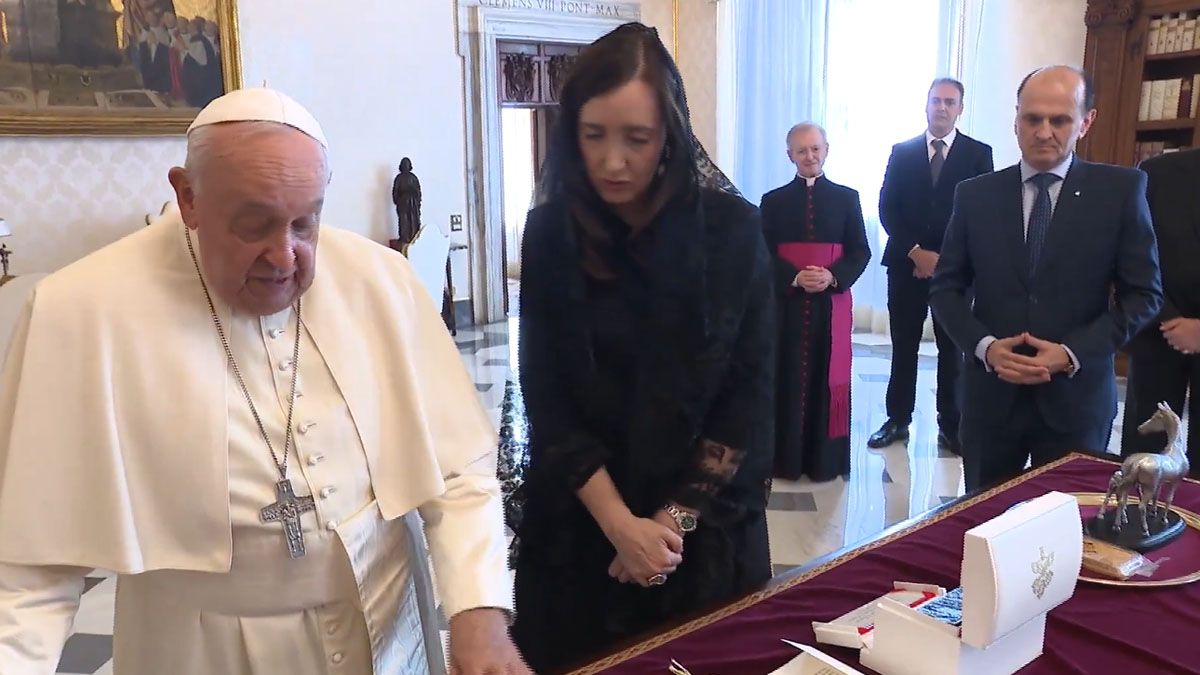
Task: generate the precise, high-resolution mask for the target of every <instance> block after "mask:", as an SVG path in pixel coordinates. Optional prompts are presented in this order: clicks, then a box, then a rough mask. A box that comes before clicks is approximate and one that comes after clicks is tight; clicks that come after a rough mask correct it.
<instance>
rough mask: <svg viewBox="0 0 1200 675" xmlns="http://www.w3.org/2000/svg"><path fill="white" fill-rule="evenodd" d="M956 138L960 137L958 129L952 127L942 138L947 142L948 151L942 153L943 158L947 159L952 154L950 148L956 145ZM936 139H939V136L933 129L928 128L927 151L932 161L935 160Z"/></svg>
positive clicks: (926, 132)
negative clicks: (934, 146)
mask: <svg viewBox="0 0 1200 675" xmlns="http://www.w3.org/2000/svg"><path fill="white" fill-rule="evenodd" d="M956 138H958V129H951V130H950V133H948V134H946V135H945V136H942V140H943V141H945V143H946V153H945V154H944V155H942V159H945V158H946V157H948V156H949V155H950V148H951V147H952V146H953V145H954V139H956ZM935 140H937V136H934V135H933V132H932V131H930V130H928V129H926V130H925V151H926V153H927V154H928V155H929V161H931V162H932V161H933V142H934V141H935Z"/></svg>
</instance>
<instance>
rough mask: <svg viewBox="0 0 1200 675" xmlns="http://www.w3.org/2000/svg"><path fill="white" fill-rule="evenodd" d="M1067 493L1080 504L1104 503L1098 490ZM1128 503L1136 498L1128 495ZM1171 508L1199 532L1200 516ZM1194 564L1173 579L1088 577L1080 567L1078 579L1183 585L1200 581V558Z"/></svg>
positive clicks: (1107, 583) (1108, 583)
mask: <svg viewBox="0 0 1200 675" xmlns="http://www.w3.org/2000/svg"><path fill="white" fill-rule="evenodd" d="M1067 494H1069V495H1071V496H1072V497H1074V498H1075V501H1077V502H1079V505H1080V506H1100V505H1101V504H1103V503H1104V494H1103V493H1100V492H1069V493H1067ZM1129 503H1130V504H1136V503H1138V498H1137V497H1136V496H1135V495H1130V496H1129ZM1171 510H1172V511H1174V512H1175V513H1178V514H1179V517H1180V518H1183V522H1184V523H1186V524H1187V526H1188V527H1189V528H1191V529H1193V530H1196V531H1198V532H1200V516H1198V515H1196V514H1195V513H1192V512H1191V511H1188V510H1187V509H1184V508H1180V507H1178V506H1171ZM1184 536H1187V534H1186V533H1184ZM1196 566H1197V569H1196V571H1194V572H1191V573H1189V574H1186V575H1184V576H1181V577H1175V578H1173V579H1154V580H1148V581H1133V580H1132V579H1126V580H1124V581H1122V580H1120V579H1105V578H1098V577H1090V576H1085V575H1084V574H1083V570H1082V569H1081V570H1080V571H1079V580H1080V581H1086V582H1088V583H1091V584H1100V585H1103V586H1125V587H1129V588H1161V587H1163V586H1183V585H1184V584H1190V583H1192V582H1195V581H1200V560H1198V561H1196Z"/></svg>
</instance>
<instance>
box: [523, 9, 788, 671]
mask: <svg viewBox="0 0 1200 675" xmlns="http://www.w3.org/2000/svg"><path fill="white" fill-rule="evenodd" d="M560 101H561V104H560V107H561V111H560V112H561V118H560V122H559V124H558V126H557V127H556V130H555V132H554V136H553V138H552V140H551V148H550V154H549V157H548V159H547V163H546V167H545V173H544V175H543V183H542V186H541V188H542V189H541V190H540V195H539V201H540V202H541V203H540V205H539V206H537V207H536V208H535V209H534V210H533V211H531V212H530V214H529V219H528V222H527V224H526V230H525V238H524V244H523V254H522V275H521V318H520V352H519V360H520V367H519V372H520V379H521V386H522V388H523V390H524V396H525V403H526V408H527V414H528V418H529V439H530V442H529V452H530V461H529V467H528V469H527V470H526V473H525V482H524V486H523V488H522V489H523V494H524V499H525V504H524V508H523V519H522V521H521V523H520V524H519V526H518V528H517V537H518V539H517V543H516V551H517V559H516V574H517V577H516V623H515V625H514V626H513V634H514V637H515V639H516V641H517V644H518V645H519V647H520V648H521V651H522V653H523V654H524V655H525V656H526V657H527V659H528V661H529V664H530V666H531V667H532V668H533V669H534V670H535V671H536V672H538V673H543V674H544V673H552V672H557V671H560V670H562V669H564V668H566V667H568V666H571V665H576V664H579V663H580V662H582V661H585V660H587V659H588V658H590V657H594V656H596V655H597V654H598V652H601V651H603V650H604V649H606V648H609V647H611V646H612V645H614V643H616V642H617V641H619V640H621V639H622V638H626V637H629V636H632V635H635V634H637V633H640V632H642V631H645V630H648V629H650V628H653V627H655V626H657V625H660V624H662V623H663V622H666V621H668V620H671V619H675V618H679V617H682V616H684V615H686V614H688V613H690V612H693V611H696V610H699V609H702V608H704V607H706V606H708V605H711V604H712V603H714V602H715V601H719V600H722V599H726V598H729V597H731V596H735V595H737V594H740V593H744V592H747V591H750V590H753V589H754V588H756V587H758V586H759V585H761V584H762V583H763V582H765V581H766V580H767V579H768V578H769V577H770V574H771V569H770V561H769V553H768V548H767V524H766V517H765V509H766V503H767V496H768V491H769V479H770V474H771V466H772V452H773V442H774V440H773V437H774V410H775V406H774V372H775V368H774V363H775V340H776V329H775V321H774V306H773V303H772V287H771V263H770V257H769V255H768V254H767V251H766V246H765V244H764V241H763V236H762V231H761V227H760V223H759V219H758V214H757V210H756V209H755V208H754V206H752V205H751V204H749V203H748V202H746V201H745V200H744V199H742V197H741V196H740V195H739V194H738V193H737V191H736V189H734V188H733V186H732V185H731V184H730V183H729V181H728V179H726V178H725V177H724V175H723V174H721V173H720V172H719V171H718V170H717V169H716V168H715V167H714V166H713V165H712V162H711V161H709V159H708V155H707V154H706V153H705V152H704V150H703V148H701V147H700V145H699V143H698V142H696V140H695V137H694V135H693V134H692V129H691V123H690V120H689V118H688V109H687V100H686V98H685V96H684V93H683V85H682V81H681V79H680V75H679V71H678V70H677V69H676V67H675V64H674V63H673V62H672V60H671V57H670V55H669V54H668V53H667V50H666V49H665V48H664V47H663V44H662V42H661V41H660V40H659V39H658V36H657V33H655V32H654V31H653V30H651V29H648V28H646V27H645V26H642V25H640V24H627V25H625V26H622V27H621V28H618V29H617V30H615V31H613V32H612V33H610V34H608V35H606V36H605V37H603V38H601V39H600V40H598V41H597V42H596V43H594V44H593V45H591V46H590V47H589V48H587V49H586V50H584V51H583V53H582V54H581V55H580V57H579V60H578V62H577V63H576V65H575V67H574V70H573V71H572V74H571V75H570V77H569V78H568V80H567V82H566V83H565V85H564V87H563V90H562V94H561V97H560Z"/></svg>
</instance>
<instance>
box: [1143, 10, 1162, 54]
mask: <svg viewBox="0 0 1200 675" xmlns="http://www.w3.org/2000/svg"><path fill="white" fill-rule="evenodd" d="M1162 36H1163V20H1162V17H1161V16H1160V17H1156V18H1154V19H1151V20H1150V31H1149V33H1148V34H1147V36H1146V54H1148V55H1154V54H1161V53H1162Z"/></svg>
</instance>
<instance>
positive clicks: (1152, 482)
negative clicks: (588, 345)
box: [1087, 403, 1191, 552]
mask: <svg viewBox="0 0 1200 675" xmlns="http://www.w3.org/2000/svg"><path fill="white" fill-rule="evenodd" d="M1179 426H1180V422H1179V416H1178V415H1176V414H1175V411H1173V410H1171V406H1169V405H1167V404H1166V403H1159V404H1158V410H1156V411H1155V412H1154V415H1153V416H1151V417H1150V419H1148V420H1146V421H1145V422H1142V424H1141V425H1139V426H1138V433H1140V434H1149V433H1154V432H1156V431H1163V432H1166V434H1167V446H1166V448H1165V449H1164V450H1165V451H1164V452H1163V453H1162V454H1155V453H1150V452H1139V453H1137V454H1134V455H1130V456H1129V457H1126V458H1125V461H1124V462H1122V463H1121V468H1120V469H1117V470H1116V471H1115V472H1113V475H1112V479H1110V480H1109V482H1108V492H1107V493H1106V494H1105V495H1104V503H1103V504H1101V505H1100V512H1099V513H1098V514H1097V515H1096V517H1095V518H1093V519H1092V520H1091V522H1089V523H1088V525H1087V530H1088V532H1087V533H1088V534H1089V535H1091V536H1092V537H1095V538H1097V539H1101V540H1104V541H1107V542H1110V543H1114V544H1117V545H1118V546H1123V547H1125V548H1130V549H1133V550H1135V551H1139V552H1145V551H1149V550H1151V549H1154V548H1158V547H1160V546H1162V545H1164V544H1166V543H1168V542H1170V541H1171V540H1173V539H1174V538H1175V537H1177V536H1179V535H1180V534H1182V533H1183V530H1184V527H1185V524H1184V522H1183V519H1182V518H1180V517H1179V514H1177V513H1175V512H1173V511H1171V503H1172V502H1173V501H1174V500H1175V490H1176V489H1177V488H1178V487H1179V483H1180V481H1182V480H1183V478H1184V476H1186V475H1187V474H1188V471H1189V470H1190V469H1191V467H1190V465H1189V464H1188V456H1187V451H1186V450H1185V449H1184V447H1183V439H1182V438H1181V437H1180V434H1179ZM1134 486H1137V488H1138V503H1137V504H1134V505H1130V504H1129V491H1130V490H1132V489H1133V487H1134ZM1160 497H1162V498H1163V499H1162V500H1161V501H1160ZM1113 498H1116V500H1117V510H1116V511H1115V512H1114V513H1109V512H1108V508H1109V502H1110V501H1111V500H1112V499H1113ZM1162 501H1165V505H1164V504H1163V503H1162ZM1134 509H1136V510H1137V511H1138V513H1137V515H1138V516H1139V517H1140V520H1141V522H1140V525H1141V527H1140V528H1138V531H1137V532H1129V531H1128V529H1125V526H1126V525H1128V524H1129V516H1130V511H1132V510H1134Z"/></svg>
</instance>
